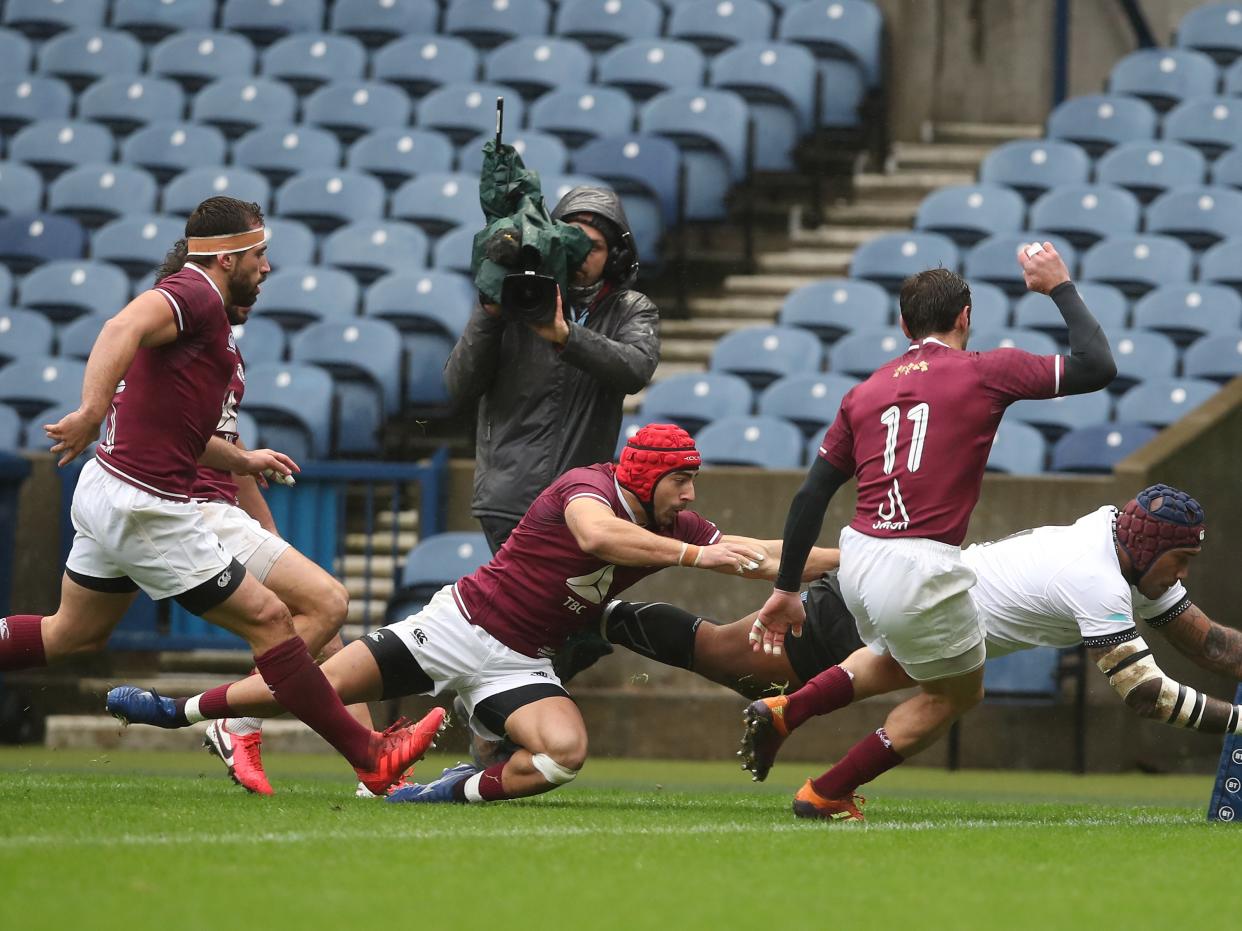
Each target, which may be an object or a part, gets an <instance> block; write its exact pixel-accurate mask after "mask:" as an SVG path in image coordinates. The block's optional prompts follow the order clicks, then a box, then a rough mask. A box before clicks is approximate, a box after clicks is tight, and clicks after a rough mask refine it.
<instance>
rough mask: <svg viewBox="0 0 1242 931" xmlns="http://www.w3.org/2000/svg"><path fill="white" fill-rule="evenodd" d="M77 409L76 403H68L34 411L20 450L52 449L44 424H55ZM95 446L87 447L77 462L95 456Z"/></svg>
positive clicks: (27, 424)
mask: <svg viewBox="0 0 1242 931" xmlns="http://www.w3.org/2000/svg"><path fill="white" fill-rule="evenodd" d="M77 409H78V405H77V403H76V402H70V403H68V404H53V405H51V406H49V407H45V408H44V409H43V410H41V411H36V412H35V413H34V414H33V415H32V416H31V417H30V419H29V421H27V423H26V429H25V432H24V434H23V436H22V442H21V446H22V448H23V449H33V450H36V451H38V452H48V451H49V450H50V449H51V447H52V440H50V439H49V438H48V436H47V432H46V431H45V430H44V429H43V425H44V424H45V423H57V422H58V421H61V420H63V419H64V418H65V417H67V416H69V415H70V414H72V413H73V412H74V411H75V410H77ZM95 445H96V444H95V443H90V444H89V445H87V447H86V450H85V451H84V452H83V453H82V458H81V459H79V460H78V461H79V462H83V461H85V460H86V459H89V458H90V457H91V456H93V455H95Z"/></svg>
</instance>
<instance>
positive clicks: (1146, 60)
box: [1108, 48, 1218, 111]
mask: <svg viewBox="0 0 1242 931" xmlns="http://www.w3.org/2000/svg"><path fill="white" fill-rule="evenodd" d="M1217 77H1218V74H1217V71H1216V63H1215V62H1214V61H1212V59H1211V58H1209V57H1208V56H1207V55H1204V54H1203V53H1202V52H1195V51H1191V50H1189V49H1174V48H1146V49H1138V50H1137V51H1134V52H1131V53H1130V54H1129V55H1127V56H1126V57H1125V58H1123V59H1121V60H1120V61H1119V62H1117V64H1115V65H1113V69H1112V71H1110V72H1109V75H1108V89H1109V91H1110V92H1111V93H1114V94H1132V95H1133V96H1135V97H1141V98H1142V99H1144V100H1146V101H1147V102H1148V103H1149V104H1151V105H1152V106H1153V107H1155V108H1156V109H1157V110H1160V111H1164V110H1168V109H1170V108H1171V107H1173V106H1175V105H1176V104H1178V103H1181V101H1183V100H1185V99H1186V98H1187V97H1200V96H1205V95H1208V94H1214V93H1216V80H1217Z"/></svg>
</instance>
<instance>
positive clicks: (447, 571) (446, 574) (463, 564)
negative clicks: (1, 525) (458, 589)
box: [394, 531, 491, 601]
mask: <svg viewBox="0 0 1242 931" xmlns="http://www.w3.org/2000/svg"><path fill="white" fill-rule="evenodd" d="M490 559H491V550H490V549H489V548H488V546H487V537H485V536H483V534H481V533H474V532H469V533H464V532H460V531H455V532H451V533H439V534H436V535H435V536H431V537H427V538H426V539H425V540H420V541H419V543H418V545H417V546H415V547H414V548H413V549H412V550H410V551H409V553H407V554H406V557H405V565H404V566H403V567H402V569H401V582H400V588H399V589H398V591H397V593H396V595H394V598H395V597H397V596H400V597H404V598H409V597H415V598H421V599H423V600H424V601H429V600H430V599H431V596H432V595H434V594H435V593H436V592H438V591H439V590H440V589H442V588H443V587H444V586H446V585H452V584H453V583H454V582H456V581H457V580H458V579H460V578H462V577H463V576H467V575H469V574H470V573H472V572H474V571H475V570H476V569H478V568H479V566H482V565H483V564H484V563H486V562H488V560H490Z"/></svg>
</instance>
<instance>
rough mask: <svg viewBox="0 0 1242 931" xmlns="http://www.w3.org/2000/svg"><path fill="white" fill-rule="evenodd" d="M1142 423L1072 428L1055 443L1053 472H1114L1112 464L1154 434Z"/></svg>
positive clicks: (1152, 430)
mask: <svg viewBox="0 0 1242 931" xmlns="http://www.w3.org/2000/svg"><path fill="white" fill-rule="evenodd" d="M1155 435H1156V431H1155V430H1154V429H1152V428H1151V427H1149V426H1147V424H1143V423H1106V424H1098V425H1096V426H1091V427H1079V428H1078V429H1076V430H1071V431H1070V432H1069V433H1067V434H1065V435H1064V436H1063V437H1061V438H1060V439H1059V440H1057V442H1056V445H1055V446H1053V447H1052V464H1051V468H1050V471H1052V472H1088V473H1098V472H1112V471H1113V466H1115V465H1116V464H1117V463H1118V462H1120V461H1121V460H1122V459H1124V458H1125V457H1126V456H1128V455H1130V453H1132V452H1134V451H1135V450H1137V449H1138V448H1139V447H1141V446H1143V445H1145V444H1146V443H1147V442H1148V441H1149V440H1151V439H1152V438H1154V437H1155Z"/></svg>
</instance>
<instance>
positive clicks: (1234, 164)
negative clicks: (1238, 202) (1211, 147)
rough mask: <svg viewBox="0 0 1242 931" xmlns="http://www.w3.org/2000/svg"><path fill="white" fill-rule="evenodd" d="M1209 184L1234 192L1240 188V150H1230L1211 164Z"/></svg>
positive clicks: (1241, 152) (1241, 151) (1241, 161)
mask: <svg viewBox="0 0 1242 931" xmlns="http://www.w3.org/2000/svg"><path fill="white" fill-rule="evenodd" d="M1211 182H1212V184H1214V185H1218V186H1220V187H1227V188H1233V189H1235V190H1237V189H1238V188H1242V149H1230V150H1229V151H1228V152H1225V153H1224V154H1223V155H1221V157H1220V158H1218V159H1217V160H1216V161H1214V162H1213V163H1212V167H1211Z"/></svg>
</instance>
